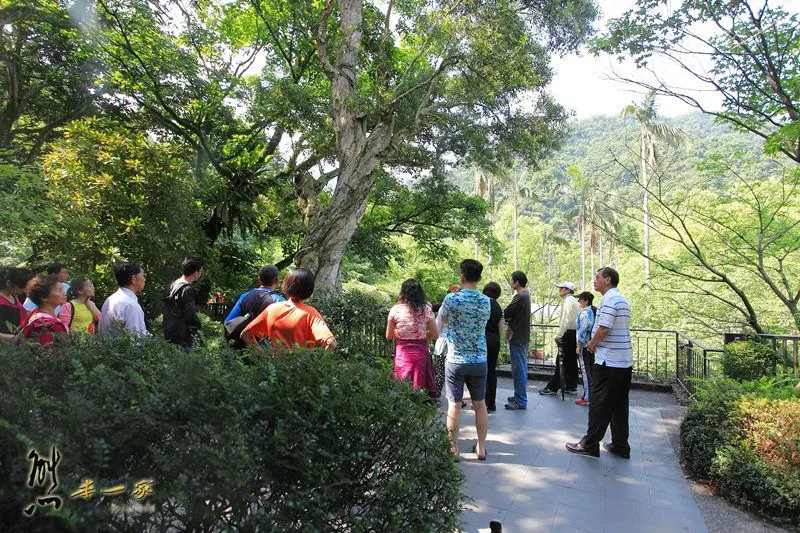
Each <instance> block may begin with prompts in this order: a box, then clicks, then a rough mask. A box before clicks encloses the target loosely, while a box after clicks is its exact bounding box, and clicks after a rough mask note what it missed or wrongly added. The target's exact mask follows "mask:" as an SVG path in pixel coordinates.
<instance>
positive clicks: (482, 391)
mask: <svg viewBox="0 0 800 533" xmlns="http://www.w3.org/2000/svg"><path fill="white" fill-rule="evenodd" d="M487 372H488V366H487V365H486V361H483V362H482V363H445V364H444V388H445V395H446V396H447V399H448V400H449V401H451V402H453V403H461V400H462V398H463V397H464V384H466V385H467V390H468V391H469V396H470V398H472V400H473V401H476V402H480V401H483V400H484V398H486V374H487Z"/></svg>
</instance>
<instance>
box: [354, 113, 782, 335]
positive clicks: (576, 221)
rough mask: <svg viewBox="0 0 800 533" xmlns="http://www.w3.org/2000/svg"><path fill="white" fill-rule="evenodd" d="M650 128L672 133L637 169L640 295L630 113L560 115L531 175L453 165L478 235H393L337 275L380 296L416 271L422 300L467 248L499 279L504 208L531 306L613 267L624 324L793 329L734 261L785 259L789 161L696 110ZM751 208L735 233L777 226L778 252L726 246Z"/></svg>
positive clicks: (709, 330)
mask: <svg viewBox="0 0 800 533" xmlns="http://www.w3.org/2000/svg"><path fill="white" fill-rule="evenodd" d="M663 122H664V123H665V124H667V125H668V126H669V127H670V128H671V129H672V130H673V131H674V132H675V133H676V137H677V141H676V143H675V144H674V145H671V146H664V147H663V149H659V151H658V162H657V164H656V165H655V167H654V168H651V169H649V173H650V175H651V183H650V187H649V190H650V203H649V207H648V209H649V210H652V213H650V217H651V218H650V223H649V226H650V227H649V230H650V231H649V233H650V236H649V238H650V240H651V243H650V250H649V256H650V257H651V270H652V272H651V274H650V276H651V278H652V281H651V283H650V288H649V290H646V287H645V276H644V257H643V256H642V253H641V252H642V246H643V227H644V226H643V222H642V207H641V203H642V200H643V197H644V190H643V187H642V184H641V182H640V174H641V172H642V168H641V162H640V158H639V156H640V154H639V126H638V125H637V122H636V120H634V118H633V117H630V118H620V117H607V116H597V117H593V118H590V119H585V120H579V121H575V122H573V123H572V124H571V134H570V136H569V139H568V140H567V141H566V143H565V144H564V146H563V148H562V149H561V150H559V151H558V152H557V154H556V155H555V156H554V157H553V158H552V159H550V160H548V161H544V162H542V163H541V164H540V167H539V168H538V169H537V168H533V167H531V166H523V165H518V166H515V167H514V168H512V169H511V170H497V169H487V168H481V167H479V166H476V165H473V166H470V167H458V168H454V169H453V170H452V172H451V173H450V179H451V180H452V181H453V182H454V183H455V184H457V185H458V187H459V188H460V189H461V190H462V191H463V192H464V193H465V194H471V195H476V196H483V198H484V199H485V200H486V202H487V203H488V204H489V215H488V217H489V219H490V221H491V223H492V229H493V231H492V232H491V235H489V236H488V237H490V238H487V235H486V234H479V235H476V239H475V240H472V239H467V240H459V241H458V242H453V243H452V246H451V247H450V252H451V253H450V255H447V254H446V253H445V251H444V250H443V251H442V252H441V255H440V256H439V257H435V256H432V255H431V254H430V253H426V250H425V249H423V247H420V246H418V245H415V243H414V242H413V240H412V239H400V240H398V241H397V243H398V244H399V249H402V250H404V251H405V252H404V253H403V254H402V255H401V256H399V257H398V258H397V261H396V262H394V263H392V266H391V268H390V269H389V270H388V271H387V272H386V273H385V274H382V273H379V272H376V271H374V270H373V269H372V268H369V267H368V266H367V264H366V263H365V262H364V261H362V260H359V259H358V258H357V257H356V256H354V255H351V260H350V262H348V268H347V272H348V274H347V275H348V276H349V279H351V280H359V282H361V283H364V282H365V283H367V284H369V285H374V286H377V287H379V288H381V289H383V290H385V291H387V292H389V293H391V292H394V291H395V290H396V286H397V285H398V284H399V282H400V281H402V279H403V278H404V277H408V276H414V277H418V278H421V279H422V280H423V281H424V282H425V283H426V288H428V289H429V291H430V292H431V297H432V299H437V298H440V297H441V294H442V293H443V291H444V288H445V287H446V286H447V285H448V284H449V283H451V282H453V281H455V280H456V270H455V265H456V264H457V260H458V259H459V258H461V257H472V256H474V255H475V254H476V251H477V257H478V258H479V259H481V260H482V261H483V262H484V263H485V264H487V276H485V280H486V281H488V280H489V279H492V280H496V281H500V282H503V281H504V280H506V279H508V276H509V274H510V273H511V272H512V271H513V270H514V269H515V265H514V255H515V252H514V250H515V245H514V211H515V207H516V211H517V228H518V232H517V235H518V237H517V245H516V256H517V261H516V263H517V264H516V268H519V269H521V270H524V271H526V272H528V275H529V277H530V278H531V288H532V290H533V293H534V296H535V300H536V301H537V302H538V303H540V304H545V303H552V302H555V300H556V297H555V288H554V284H555V283H556V282H557V281H560V280H562V279H569V280H572V281H574V282H575V283H576V285H577V286H579V287H586V288H588V289H591V277H592V272H593V270H594V269H596V268H599V267H600V266H602V265H613V266H615V267H617V268H618V269H619V270H620V272H621V274H622V278H623V281H622V284H621V287H622V289H623V290H624V292H626V294H628V295H629V297H630V298H631V300H632V302H633V303H634V315H635V316H634V318H635V322H636V324H637V325H640V326H649V327H663V328H670V329H672V328H677V329H682V330H684V331H688V332H690V333H692V334H694V335H698V336H702V337H716V335H717V334H718V333H721V332H724V331H739V330H741V329H752V328H754V327H756V328H762V329H763V330H769V331H787V330H791V329H795V328H796V323H795V322H794V320H793V318H792V316H791V313H790V312H787V309H786V308H785V307H784V305H783V302H781V301H780V299H779V298H778V297H777V296H776V295H774V294H770V292H769V290H764V287H763V284H764V280H763V279H759V275H758V273H757V272H756V273H753V271H752V269H751V268H748V267H752V265H751V264H750V263H751V261H750V259H753V260H754V261H756V262H757V261H758V256H759V255H761V257H762V259H764V260H765V264H767V267H766V269H767V270H769V269H770V268H772V267H770V266H769V265H768V264H769V262H770V259H769V257H767V256H770V254H772V253H773V252H775V253H776V254H784V255H785V258H784V260H783V261H782V264H781V265H780V266H777V268H778V269H782V272H783V274H781V273H780V271H779V270H775V269H773V272H774V274H775V276H776V279H780V278H781V276H782V275H786V273H787V272H790V271H791V272H794V271H796V269H797V267H798V260H797V257H796V255H797V254H796V247H797V242H796V231H795V229H794V227H792V226H791V213H790V210H788V207H789V206H790V205H797V202H798V200H797V195H796V194H794V189H793V185H792V184H793V183H794V182H795V181H796V175H795V174H794V171H792V169H791V165H787V163H786V162H784V161H781V160H779V159H775V158H773V157H770V156H766V155H764V154H763V142H762V141H761V140H760V139H758V138H757V137H755V136H753V135H748V134H745V133H741V132H736V131H732V130H731V129H730V128H729V127H727V126H726V125H724V124H719V123H716V122H715V121H714V120H713V119H712V118H711V117H709V116H707V115H703V114H700V113H696V114H689V115H685V116H681V117H676V118H672V119H668V120H664V121H663ZM755 185H757V186H758V187H754V186H755ZM743 191H744V192H743ZM748 191H749V192H748ZM743 194H744V196H743ZM748 194H749V195H750V196H748ZM753 195H755V196H753ZM758 202H761V204H760V206H759V205H758ZM770 209H772V211H770ZM759 210H761V214H762V215H766V214H767V213H768V212H771V213H773V215H775V218H774V220H773V221H772V223H771V225H769V224H770V223H769V222H765V227H763V228H761V230H754V229H753V228H750V229H749V230H747V231H748V232H749V233H750V235H749V236H750V237H752V238H753V239H755V241H757V240H758V237H757V235H756V233H758V232H759V231H760V232H761V233H762V236H768V235H771V234H773V233H779V234H780V235H778V237H779V240H780V239H783V242H782V243H781V244H780V245H779V246H780V252H778V251H777V249H776V250H767V249H764V250H761V251H760V252H754V254H755V255H753V256H752V257H747V258H746V260H745V258H744V257H743V256H741V255H740V252H743V251H744V253H745V254H746V253H747V252H746V251H745V250H744V245H743V244H742V243H738V244H737V243H736V239H738V238H739V237H738V236H737V235H738V232H739V231H740V230H741V229H742V228H741V227H745V226H747V225H748V224H751V223H752V222H753V221H754V219H757V218H758V213H759ZM707 217H711V218H707ZM721 217H722V218H721ZM737 223H742V224H740V226H741V227H737ZM787 224H788V225H787ZM723 230H724V231H725V232H729V233H730V234H728V235H725V234H723ZM687 231H688V232H689V233H688V234H687V233H686V232H687ZM784 232H785V233H784ZM745 233H746V232H745ZM581 235H583V244H582V243H581V241H582V240H581ZM773 236H775V235H773ZM743 237H745V238H746V237H747V236H744V235H743ZM692 239H694V242H695V244H696V245H697V246H698V247H699V248H698V249H699V250H701V253H700V254H695V255H692V253H690V252H691V250H687V249H686V248H685V247H684V246H682V245H681V244H680V242H679V241H681V240H683V241H685V242H689V243H691V242H692ZM476 241H477V246H476ZM747 242H750V240H748V241H747ZM690 247H691V245H690ZM582 250H583V253H582ZM427 251H428V252H429V251H430V250H427ZM697 255H699V256H700V259H701V260H706V259H708V264H707V267H710V268H711V269H712V270H716V269H718V272H717V273H716V274H714V273H713V272H712V273H709V272H704V270H705V267H703V266H702V265H700V266H698V257H697ZM734 256H736V257H734ZM737 261H740V262H741V263H743V264H737ZM744 263H747V264H744ZM679 274H683V276H681V275H679ZM719 275H722V276H723V277H727V278H728V283H727V284H726V283H725V282H722V281H720V280H719ZM687 276H688V277H687ZM361 283H359V286H361V287H364V285H362V284H361ZM731 285H733V286H734V287H735V288H736V289H741V290H742V292H743V293H744V294H745V297H746V298H747V302H746V304H747V305H742V303H741V301H737V299H736V298H737V297H736V295H735V291H734V292H733V294H734V295H733V296H731V292H732V289H731ZM504 286H506V287H507V285H504ZM504 296H505V297H510V296H509V295H507V294H506V295H504ZM748 306H750V307H752V310H748ZM741 308H744V309H745V312H744V313H743V312H742V311H741ZM550 318H551V317H549V316H548V313H547V312H544V311H542V313H540V314H537V319H540V320H545V321H547V320H548V319H550Z"/></svg>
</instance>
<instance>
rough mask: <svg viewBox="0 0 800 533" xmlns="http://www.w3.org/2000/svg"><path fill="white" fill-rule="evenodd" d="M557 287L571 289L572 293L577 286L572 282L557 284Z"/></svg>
mask: <svg viewBox="0 0 800 533" xmlns="http://www.w3.org/2000/svg"><path fill="white" fill-rule="evenodd" d="M556 287H558V288H559V289H562V288H563V289H569V290H571V291H574V290H575V284H573V283H572V282H571V281H562V282H561V283H558V284H556Z"/></svg>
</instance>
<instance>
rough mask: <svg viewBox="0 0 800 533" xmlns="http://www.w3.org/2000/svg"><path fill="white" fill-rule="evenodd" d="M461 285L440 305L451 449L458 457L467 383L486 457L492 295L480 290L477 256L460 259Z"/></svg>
mask: <svg viewBox="0 0 800 533" xmlns="http://www.w3.org/2000/svg"><path fill="white" fill-rule="evenodd" d="M460 269H461V287H462V289H461V290H460V291H459V292H456V293H452V294H448V295H447V296H445V299H444V301H443V302H442V307H441V309H439V315H440V316H441V317H442V322H443V324H445V325H446V326H447V360H446V362H445V391H446V395H447V402H448V407H447V429H448V431H449V433H450V453H452V454H453V457H455V458H456V460H458V458H459V455H458V427H459V417H460V414H461V399H462V397H463V396H464V384H466V385H467V389H468V390H469V395H470V398H471V399H472V408H473V409H474V411H475V428H476V429H477V432H478V442H477V444H476V445H475V447H474V448H473V452H475V453H476V454H477V456H478V459H480V460H484V459H486V433H487V431H488V426H489V416H488V413H487V411H486V401H485V396H486V373H487V365H486V322H487V321H488V320H489V313H490V309H491V307H490V304H489V298H488V297H487V296H485V295H484V294H482V293H481V292H480V291H479V290H478V282H479V281H480V280H481V273H483V265H482V264H480V263H479V262H478V261H476V260H474V259H465V260H463V261H461V265H460Z"/></svg>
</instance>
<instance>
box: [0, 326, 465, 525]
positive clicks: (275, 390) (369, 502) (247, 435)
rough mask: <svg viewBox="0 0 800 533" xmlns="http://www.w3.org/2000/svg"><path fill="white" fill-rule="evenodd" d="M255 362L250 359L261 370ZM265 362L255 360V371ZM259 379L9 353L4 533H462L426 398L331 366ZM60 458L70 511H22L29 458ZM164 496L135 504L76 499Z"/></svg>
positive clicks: (1, 353) (380, 373) (185, 360)
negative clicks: (89, 494)
mask: <svg viewBox="0 0 800 533" xmlns="http://www.w3.org/2000/svg"><path fill="white" fill-rule="evenodd" d="M247 355H250V354H247ZM251 358H252V357H251ZM255 359H256V360H254V361H253V362H252V363H251V364H243V363H242V362H241V360H239V359H237V358H230V357H220V356H219V355H217V354H216V353H215V352H213V351H208V350H206V349H203V348H202V347H200V348H198V349H196V350H195V351H193V352H192V353H186V352H184V351H182V350H180V349H178V348H177V347H175V346H172V345H168V344H166V343H165V342H163V341H162V340H160V339H158V338H154V339H145V340H131V339H128V338H108V337H103V336H97V337H81V338H78V339H76V340H75V341H74V342H73V343H71V344H69V345H67V346H66V347H64V348H63V349H61V350H60V351H59V352H57V353H55V354H54V353H46V352H44V351H43V350H41V349H40V348H38V347H37V346H33V345H26V346H22V347H19V348H12V347H8V346H0V368H3V372H2V373H1V374H0V476H2V477H0V530H3V531H10V530H13V529H14V528H15V527H23V528H26V529H27V528H29V527H32V526H34V525H35V526H36V527H41V528H42V529H43V530H44V529H48V530H58V529H63V530H65V531H100V530H102V531H223V530H229V531H230V530H235V531H255V530H259V531H452V530H454V529H455V528H457V527H458V525H459V524H458V521H459V513H460V509H461V507H462V504H463V497H462V496H461V494H460V485H461V483H462V481H463V478H462V475H461V474H460V472H459V471H458V469H457V468H456V466H455V465H454V464H453V462H452V459H451V457H450V455H449V452H448V440H447V435H446V431H445V429H444V428H443V426H442V424H441V422H440V421H439V417H438V415H437V411H436V409H435V408H433V407H430V406H428V405H427V404H426V403H425V395H423V394H419V393H416V392H412V391H411V389H410V388H409V387H408V385H407V384H405V383H398V382H394V381H392V380H391V378H390V377H389V374H388V372H386V371H385V369H381V368H377V367H375V366H373V365H369V364H367V363H365V362H364V361H359V360H355V359H354V360H343V359H342V358H339V357H335V356H333V355H332V354H326V353H322V352H319V351H312V352H308V351H299V352H296V353H289V354H286V355H282V356H280V357H277V358H263V359H259V358H255ZM51 445H57V446H58V448H59V450H60V452H61V453H62V460H61V464H60V469H59V471H58V472H59V479H60V486H59V488H58V489H57V491H56V492H57V493H59V494H60V495H61V496H62V498H64V506H63V507H62V509H61V510H60V511H47V510H45V509H39V510H38V511H37V515H38V518H36V519H34V521H33V522H31V521H28V519H26V518H23V516H22V509H23V507H24V506H25V505H26V504H27V503H29V502H31V501H32V500H33V499H34V497H35V496H37V495H39V494H41V492H42V490H40V491H39V492H37V491H36V489H30V488H28V487H27V486H26V478H27V475H28V470H29V467H30V465H29V463H28V460H27V453H28V450H30V449H31V448H36V449H38V450H39V451H40V452H43V453H44V452H46V451H47V450H49V449H50V446H51ZM146 478H151V479H154V480H155V494H153V495H152V496H151V497H150V498H149V499H148V500H147V504H148V506H146V507H144V508H143V509H137V508H135V507H128V506H126V504H127V503H129V502H132V500H131V499H130V494H128V495H127V496H116V497H109V496H103V497H99V496H96V497H94V498H92V499H90V500H88V501H84V500H79V499H70V498H69V497H68V495H69V494H70V493H71V492H72V491H74V490H76V489H77V488H78V487H79V485H80V483H81V482H82V480H84V479H92V480H93V481H95V483H96V487H97V488H98V489H99V488H102V487H108V486H114V485H117V484H125V485H126V486H127V487H128V488H130V487H131V486H132V484H133V483H134V482H135V481H136V480H140V479H146Z"/></svg>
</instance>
